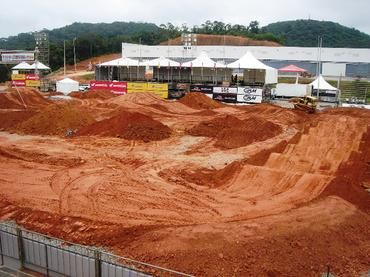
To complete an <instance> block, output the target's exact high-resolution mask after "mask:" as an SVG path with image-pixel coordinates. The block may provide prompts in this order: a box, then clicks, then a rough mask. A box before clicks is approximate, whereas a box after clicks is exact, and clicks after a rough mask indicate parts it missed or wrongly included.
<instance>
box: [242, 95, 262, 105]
mask: <svg viewBox="0 0 370 277" xmlns="http://www.w3.org/2000/svg"><path fill="white" fill-rule="evenodd" d="M237 101H238V102H240V103H256V104H257V103H262V94H261V95H259V94H252V93H249V94H247V93H246V94H238V96H237Z"/></svg>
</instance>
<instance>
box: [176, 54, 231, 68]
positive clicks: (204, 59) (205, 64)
mask: <svg viewBox="0 0 370 277" xmlns="http://www.w3.org/2000/svg"><path fill="white" fill-rule="evenodd" d="M182 66H183V67H192V68H225V65H223V64H221V63H217V62H215V61H214V60H212V59H211V58H210V57H209V56H208V54H207V52H204V51H203V52H202V53H200V55H199V57H197V58H196V59H195V60H192V61H190V62H186V63H183V64H182Z"/></svg>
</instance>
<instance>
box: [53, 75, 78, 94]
mask: <svg viewBox="0 0 370 277" xmlns="http://www.w3.org/2000/svg"><path fill="white" fill-rule="evenodd" d="M78 89H79V83H78V82H76V81H74V80H72V79H70V78H65V79H63V80H61V81H58V82H57V91H58V92H62V93H63V94H65V95H67V94H69V93H70V92H72V91H78Z"/></svg>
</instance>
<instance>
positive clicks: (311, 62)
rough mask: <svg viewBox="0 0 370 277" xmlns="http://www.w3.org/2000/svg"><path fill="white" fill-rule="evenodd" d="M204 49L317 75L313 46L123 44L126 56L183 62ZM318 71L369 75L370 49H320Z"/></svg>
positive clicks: (222, 57) (224, 57)
mask: <svg viewBox="0 0 370 277" xmlns="http://www.w3.org/2000/svg"><path fill="white" fill-rule="evenodd" d="M203 51H205V52H207V53H208V55H209V57H210V58H211V59H213V60H215V61H218V62H223V63H225V64H227V63H230V62H233V61H235V60H237V59H239V58H240V57H242V56H243V55H244V54H245V53H246V52H247V51H250V52H251V53H252V54H253V55H254V56H255V57H256V58H257V59H259V60H261V61H262V62H263V63H265V64H267V65H269V66H271V67H274V68H277V69H278V68H281V67H283V66H286V65H288V64H295V65H297V66H299V67H302V68H304V69H306V70H308V71H309V72H310V73H311V74H313V75H316V71H317V63H318V59H319V56H320V55H319V51H318V49H317V48H313V47H266V46H167V45H155V46H148V45H138V44H128V43H123V44H122V55H123V56H125V57H128V58H136V59H140V60H149V59H154V58H158V57H167V58H170V59H173V60H176V61H178V62H186V61H189V60H192V59H194V58H196V57H197V56H199V54H200V53H201V52H203ZM320 60H321V64H322V66H321V73H322V75H324V76H328V77H339V76H341V77H361V78H370V49H349V48H322V49H321V58H320Z"/></svg>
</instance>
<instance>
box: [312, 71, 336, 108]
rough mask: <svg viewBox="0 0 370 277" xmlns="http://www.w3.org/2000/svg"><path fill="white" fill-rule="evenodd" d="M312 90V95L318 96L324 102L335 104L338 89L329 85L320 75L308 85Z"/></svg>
mask: <svg viewBox="0 0 370 277" xmlns="http://www.w3.org/2000/svg"><path fill="white" fill-rule="evenodd" d="M310 85H311V86H312V88H313V91H312V95H313V96H318V98H319V100H321V101H324V102H336V101H337V100H338V97H339V89H337V88H336V87H333V86H332V85H330V84H329V83H328V82H327V81H326V80H325V79H324V77H322V76H321V75H320V76H319V77H317V79H316V80H315V81H313V82H312V83H311V84H310Z"/></svg>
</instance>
